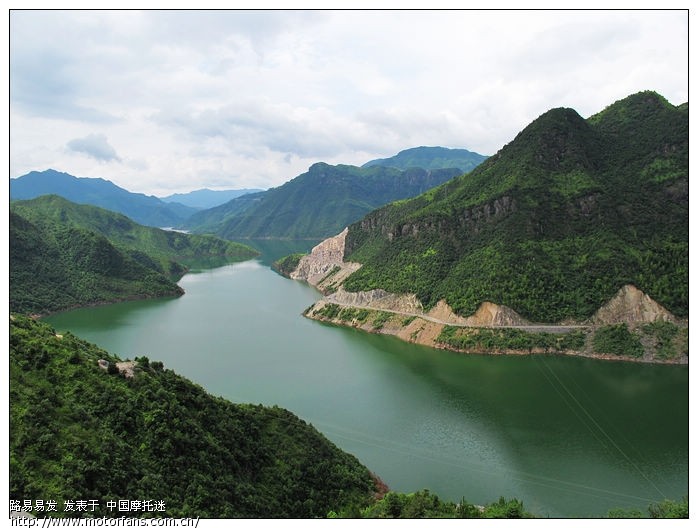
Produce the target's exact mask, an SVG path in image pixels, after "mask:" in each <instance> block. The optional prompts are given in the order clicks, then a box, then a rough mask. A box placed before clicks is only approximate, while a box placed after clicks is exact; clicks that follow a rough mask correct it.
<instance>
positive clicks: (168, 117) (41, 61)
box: [10, 10, 688, 194]
mask: <svg viewBox="0 0 698 528" xmlns="http://www.w3.org/2000/svg"><path fill="white" fill-rule="evenodd" d="M687 27H688V15H687V13H686V12H685V11H664V12H659V11H618V12H616V11H581V12H576V11H458V10H455V11H398V10H394V11H370V12H365V11H331V10H328V11H296V12H293V11H259V12H239V11H223V12H200V11H144V12H137V11H117V12H108V11H56V12H44V11H13V12H12V13H11V16H10V37H11V38H10V59H11V62H10V88H11V93H10V95H11V97H10V102H11V118H12V119H11V122H10V124H11V128H10V139H11V144H10V147H11V148H10V156H11V158H10V172H11V176H19V175H21V174H24V173H25V172H28V171H30V170H42V169H45V168H48V167H49V166H51V167H53V168H55V169H58V170H62V171H66V172H70V173H72V174H76V175H79V176H93V177H104V178H108V179H112V180H113V181H114V182H115V183H117V184H118V185H121V186H123V187H126V188H128V189H129V190H133V191H137V192H147V193H160V194H163V193H170V192H178V191H187V190H192V189H195V188H199V187H211V186H218V187H269V186H276V185H280V184H281V183H283V182H284V181H287V180H289V179H291V178H293V177H295V176H297V175H298V174H300V173H301V172H304V171H305V170H306V169H307V167H308V166H309V165H311V164H312V163H315V162H317V161H326V162H328V163H340V162H341V163H353V164H357V165H358V164H362V163H364V162H366V161H368V160H369V159H372V158H374V157H386V156H391V155H393V154H395V153H397V152H398V151H399V150H402V149H404V148H409V147H414V146H418V145H442V146H450V147H462V148H468V149H470V150H474V151H476V152H480V153H482V154H492V153H494V152H495V151H496V150H498V149H499V148H501V146H503V145H504V144H505V143H507V142H509V141H510V140H511V139H513V137H514V136H515V135H516V133H517V132H518V131H520V130H521V129H522V128H523V127H524V126H526V125H527V124H528V123H529V122H530V121H532V120H533V119H535V118H536V117H537V116H538V115H540V114H541V113H543V112H545V111H546V110H548V109H549V108H552V107H556V106H570V107H573V108H575V109H576V110H577V111H579V112H580V114H582V115H583V116H588V115H590V114H592V113H595V112H598V111H600V110H601V109H603V108H604V107H605V106H607V105H609V104H611V103H612V102H614V101H615V100H617V99H620V98H622V97H625V96H627V95H629V94H631V93H634V92H637V91H640V90H646V89H650V90H656V91H658V92H659V93H661V94H662V95H664V96H665V97H667V98H668V99H669V100H670V101H671V102H672V103H674V104H680V103H682V102H684V101H686V100H687V99H688V91H687V84H688V81H687V79H688V68H687V62H688V58H687V57H688V33H687ZM75 138H82V139H81V141H82V143H81V142H78V143H77V147H76V144H75V143H72V145H73V147H72V150H71V149H66V148H65V146H66V145H67V144H68V143H69V142H71V141H74V140H75ZM90 138H91V139H90ZM100 138H101V139H100ZM106 138H109V141H108V142H107V140H106ZM112 144H113V145H117V146H118V155H117V154H116V151H115V150H114V149H113V147H111V145H112ZM76 149H77V150H80V149H82V150H81V152H83V153H85V154H88V153H89V154H90V156H75V155H74V153H72V154H71V152H74V151H75V150H76ZM110 149H111V150H110ZM117 158H118V159H119V160H120V161H121V162H122V163H119V164H115V163H104V160H106V159H117Z"/></svg>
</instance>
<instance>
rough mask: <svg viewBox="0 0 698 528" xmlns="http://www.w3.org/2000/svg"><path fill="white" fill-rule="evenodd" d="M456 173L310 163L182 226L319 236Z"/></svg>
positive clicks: (231, 233) (236, 234) (247, 234)
mask: <svg viewBox="0 0 698 528" xmlns="http://www.w3.org/2000/svg"><path fill="white" fill-rule="evenodd" d="M461 172H462V171H460V170H459V169H437V170H425V169H421V168H411V169H407V170H399V169H394V168H390V167H382V166H376V167H369V168H366V169H363V168H360V167H354V166H350V165H337V166H332V165H328V164H326V163H316V164H314V165H313V166H311V167H310V169H309V170H308V172H306V173H304V174H301V175H300V176H297V177H296V178H294V179H292V180H291V181H288V182H286V183H285V184H283V185H282V186H280V187H276V188H273V189H269V190H268V191H265V192H262V193H254V194H247V195H245V196H242V197H240V198H236V199H235V200H232V201H230V202H228V203H227V204H224V205H222V206H219V207H216V208H213V209H209V210H206V211H202V212H200V213H197V214H195V215H192V217H191V218H190V219H189V220H188V221H187V222H186V227H187V228H189V229H190V230H192V231H194V232H199V233H200V232H212V233H215V234H216V235H218V236H220V237H223V238H229V239H235V238H299V239H300V238H323V237H326V236H329V235H332V234H334V233H336V232H338V231H341V230H342V228H343V227H344V226H346V225H348V224H349V223H351V222H354V221H356V220H358V219H359V218H361V217H362V216H364V215H365V214H366V213H368V212H369V211H372V210H373V209H375V208H376V207H379V206H381V205H383V204H386V203H388V202H391V201H394V200H401V199H404V198H409V197H412V196H415V195H417V194H419V193H421V192H424V191H426V190H427V189H430V188H431V187H434V186H436V185H439V184H441V183H443V182H445V181H448V180H449V179H451V178H453V177H454V176H456V175H458V174H461Z"/></svg>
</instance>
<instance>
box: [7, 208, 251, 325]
mask: <svg viewBox="0 0 698 528" xmlns="http://www.w3.org/2000/svg"><path fill="white" fill-rule="evenodd" d="M10 211H11V214H10V306H11V309H12V310H15V311H18V312H39V313H43V312H47V311H55V310H60V309H66V308H69V307H74V306H79V305H86V304H92V303H101V302H113V301H117V300H125V299H131V298H142V297H159V296H163V295H181V294H182V293H183V291H182V290H181V289H180V288H179V287H178V286H177V285H176V284H175V283H174V282H173V281H174V280H178V279H179V278H181V276H182V275H183V274H184V273H185V272H186V270H187V267H188V266H189V265H192V264H195V263H200V262H202V261H203V262H206V263H208V262H209V261H211V260H212V259H214V260H216V261H217V262H220V263H222V262H234V261H240V260H246V259H249V258H252V257H254V256H255V255H256V254H257V253H256V252H255V251H254V250H253V249H251V248H249V247H247V246H244V245H242V244H236V243H234V242H229V241H225V240H221V239H218V238H216V237H213V236H210V235H187V234H183V233H177V232H174V231H164V230H161V229H157V228H153V227H144V226H141V225H138V224H136V223H135V222H133V221H132V220H130V219H128V218H127V217H125V216H123V215H121V214H118V213H113V212H111V211H106V210H104V209H99V208H97V207H93V206H89V205H78V204H74V203H72V202H69V201H67V200H65V199H63V198H61V197H59V196H53V195H49V196H42V197H40V198H36V199H34V200H28V201H19V202H13V203H12V204H11V206H10Z"/></svg>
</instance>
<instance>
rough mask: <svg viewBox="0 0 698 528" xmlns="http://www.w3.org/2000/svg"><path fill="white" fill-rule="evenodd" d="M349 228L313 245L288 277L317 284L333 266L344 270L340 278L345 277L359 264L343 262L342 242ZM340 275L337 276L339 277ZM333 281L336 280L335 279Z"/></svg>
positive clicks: (343, 242) (357, 267)
mask: <svg viewBox="0 0 698 528" xmlns="http://www.w3.org/2000/svg"><path fill="white" fill-rule="evenodd" d="M348 232H349V228H344V231H342V232H341V233H339V234H338V235H336V236H333V237H331V238H327V239H325V240H323V241H322V242H320V243H319V244H318V245H317V246H315V247H314V248H313V249H312V250H311V251H310V255H306V256H304V257H303V258H302V259H301V260H300V262H299V263H298V267H297V268H296V269H295V271H293V272H291V274H290V277H291V278H292V279H296V280H304V281H307V282H308V283H310V284H312V285H313V286H317V285H318V283H320V282H321V281H322V280H323V279H324V278H325V277H326V276H327V275H328V274H329V273H330V272H331V271H332V270H333V269H334V268H335V267H339V268H340V269H341V270H344V273H342V275H341V278H342V280H343V279H344V278H346V277H347V276H348V275H349V274H350V273H352V272H354V271H356V270H357V269H359V267H360V266H361V265H360V264H357V263H353V262H344V244H345V241H346V237H347V233H348ZM339 278H340V277H337V279H339ZM333 282H338V280H335V281H333Z"/></svg>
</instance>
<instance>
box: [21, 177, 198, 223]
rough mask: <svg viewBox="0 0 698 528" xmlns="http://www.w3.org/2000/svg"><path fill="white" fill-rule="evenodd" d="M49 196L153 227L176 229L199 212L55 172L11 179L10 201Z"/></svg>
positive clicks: (103, 182)
mask: <svg viewBox="0 0 698 528" xmlns="http://www.w3.org/2000/svg"><path fill="white" fill-rule="evenodd" d="M46 194H57V195H59V196H62V197H63V198H65V199H66V200H70V201H72V202H75V203H80V204H86V205H95V206H97V207H102V208H103V209H108V210H110V211H115V212H118V213H122V214H125V215H126V216H128V217H129V218H132V219H133V220H135V221H136V222H138V223H140V224H144V225H149V226H153V227H175V226H177V225H179V224H180V223H182V221H183V220H184V219H185V218H188V217H189V216H190V215H191V214H193V213H194V212H195V211H196V209H193V208H190V207H187V206H185V205H182V204H179V203H165V202H163V201H162V200H160V199H159V198H157V197H155V196H147V195H145V194H142V193H132V192H130V191H127V190H126V189H123V188H122V187H119V186H118V185H116V184H115V183H113V182H111V181H109V180H105V179H103V178H86V177H82V178H81V177H77V176H73V175H71V174H68V173H65V172H59V171H57V170H54V169H47V170H45V171H42V172H38V171H32V172H29V173H27V174H25V175H23V176H20V177H19V178H11V179H10V200H13V201H14V200H29V199H32V198H37V197H39V196H42V195H46Z"/></svg>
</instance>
